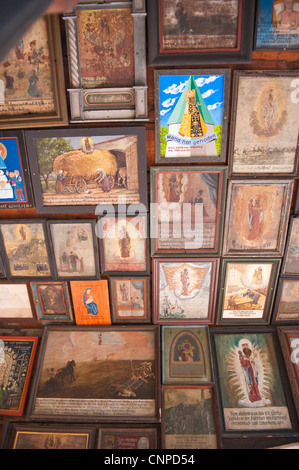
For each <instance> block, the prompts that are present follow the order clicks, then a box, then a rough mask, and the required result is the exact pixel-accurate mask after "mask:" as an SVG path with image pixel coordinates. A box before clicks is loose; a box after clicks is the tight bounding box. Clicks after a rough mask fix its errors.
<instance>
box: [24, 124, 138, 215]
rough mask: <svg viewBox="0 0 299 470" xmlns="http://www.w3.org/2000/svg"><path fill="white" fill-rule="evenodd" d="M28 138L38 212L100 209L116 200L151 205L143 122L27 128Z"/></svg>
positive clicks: (77, 211)
mask: <svg viewBox="0 0 299 470" xmlns="http://www.w3.org/2000/svg"><path fill="white" fill-rule="evenodd" d="M25 138H26V145H27V149H28V158H29V164H30V170H31V178H32V185H33V191H34V195H35V202H36V208H37V211H38V212H39V213H50V214H51V213H54V214H57V213H60V212H62V213H81V212H95V210H97V213H98V214H99V215H101V213H102V212H101V211H102V210H103V211H105V210H107V206H109V209H110V210H111V205H113V206H114V207H116V206H117V204H128V205H129V204H140V205H142V206H145V208H146V209H145V210H147V192H146V177H147V170H146V142H145V129H144V128H142V127H125V128H123V127H113V128H112V127H111V128H92V129H86V128H80V129H57V130H43V131H41V130H39V131H26V132H25ZM99 170H102V172H101V171H99ZM57 177H58V178H57ZM47 185H48V186H49V188H50V189H47ZM119 189H121V191H120V190H119Z"/></svg>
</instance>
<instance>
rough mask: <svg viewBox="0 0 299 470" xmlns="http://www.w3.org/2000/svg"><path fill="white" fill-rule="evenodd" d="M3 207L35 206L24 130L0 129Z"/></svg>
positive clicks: (1, 203) (0, 177)
mask: <svg viewBox="0 0 299 470" xmlns="http://www.w3.org/2000/svg"><path fill="white" fill-rule="evenodd" d="M0 154H1V158H0V162H1V163H0V168H1V171H0V173H1V176H0V181H1V186H0V188H1V190H0V193H1V200H0V208H1V209H30V208H32V207H34V198H33V192H32V186H31V179H30V172H29V167H28V161H27V153H26V147H25V140H24V132H23V131H17V130H16V131H0Z"/></svg>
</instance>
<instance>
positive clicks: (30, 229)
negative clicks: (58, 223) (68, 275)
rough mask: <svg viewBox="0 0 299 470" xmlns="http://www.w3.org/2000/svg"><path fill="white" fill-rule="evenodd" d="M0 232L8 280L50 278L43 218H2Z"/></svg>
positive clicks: (49, 263) (50, 272) (48, 254)
mask: <svg viewBox="0 0 299 470" xmlns="http://www.w3.org/2000/svg"><path fill="white" fill-rule="evenodd" d="M0 235H1V242H2V249H3V255H4V259H3V261H4V263H5V268H6V272H7V277H8V279H12V278H15V279H17V278H35V277H36V278H44V279H45V278H51V277H52V267H51V259H50V252H49V246H48V238H47V233H46V226H45V221H44V220H39V219H34V220H33V219H32V220H31V219H26V220H2V221H1V224H0Z"/></svg>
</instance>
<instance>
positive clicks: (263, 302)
mask: <svg viewBox="0 0 299 470" xmlns="http://www.w3.org/2000/svg"><path fill="white" fill-rule="evenodd" d="M279 268H280V258H277V259H264V258H258V259H255V260H252V259H248V260H247V259H234V258H231V259H230V258H225V259H223V260H222V263H221V270H220V272H221V274H220V279H221V286H220V291H219V296H218V307H217V324H224V323H227V324H232V323H235V324H239V325H240V324H245V325H248V324H254V325H255V324H256V325H258V324H269V323H270V316H271V312H272V306H273V301H274V297H275V293H276V285H277V277H278V273H279Z"/></svg>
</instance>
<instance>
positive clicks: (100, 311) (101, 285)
mask: <svg viewBox="0 0 299 470" xmlns="http://www.w3.org/2000/svg"><path fill="white" fill-rule="evenodd" d="M70 287H71V292H72V300H73V308H74V314H75V319H76V324H77V325H110V324H111V318H110V304H109V294H108V281H107V280H101V281H70Z"/></svg>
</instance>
